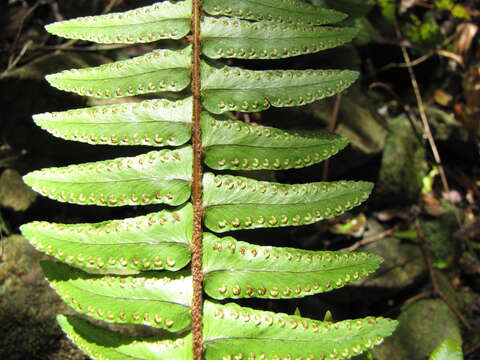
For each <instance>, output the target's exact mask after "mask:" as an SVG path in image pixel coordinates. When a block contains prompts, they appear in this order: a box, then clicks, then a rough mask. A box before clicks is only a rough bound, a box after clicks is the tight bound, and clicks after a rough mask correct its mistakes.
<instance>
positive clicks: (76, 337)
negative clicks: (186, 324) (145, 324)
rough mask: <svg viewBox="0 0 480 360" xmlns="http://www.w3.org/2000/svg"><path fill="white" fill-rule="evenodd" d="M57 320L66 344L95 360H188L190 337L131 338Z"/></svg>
mask: <svg viewBox="0 0 480 360" xmlns="http://www.w3.org/2000/svg"><path fill="white" fill-rule="evenodd" d="M57 320H58V323H59V324H60V327H61V328H62V330H63V331H64V332H65V333H66V334H67V336H68V337H69V338H70V340H72V341H73V342H74V343H75V344H76V345H77V346H78V347H79V348H80V349H82V350H83V351H84V352H85V353H87V354H88V355H89V356H90V357H91V358H92V359H95V360H106V359H112V360H113V359H115V360H139V359H142V360H158V359H171V360H180V359H181V360H192V340H191V336H190V335H187V336H185V337H180V336H174V335H169V336H164V337H154V338H146V339H145V338H133V337H129V336H126V335H122V334H119V333H116V332H113V331H110V330H107V329H103V328H101V327H99V326H95V325H92V324H90V323H89V322H87V321H85V320H84V319H80V318H78V317H75V316H63V315H60V316H58V317H57Z"/></svg>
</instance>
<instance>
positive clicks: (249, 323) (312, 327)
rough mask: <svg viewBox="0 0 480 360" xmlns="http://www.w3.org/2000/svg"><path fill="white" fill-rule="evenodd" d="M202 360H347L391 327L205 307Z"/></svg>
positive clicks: (381, 322) (376, 321)
mask: <svg viewBox="0 0 480 360" xmlns="http://www.w3.org/2000/svg"><path fill="white" fill-rule="evenodd" d="M204 316H205V325H204V338H205V348H206V350H205V356H206V359H212V360H213V359H248V358H249V357H250V358H252V359H253V358H255V359H299V358H303V359H327V358H328V359H338V360H340V359H346V358H350V357H352V356H354V355H357V354H360V353H362V352H363V351H365V350H367V349H370V348H372V347H373V346H375V345H377V344H380V343H381V342H382V341H383V338H385V337H386V336H389V335H390V334H391V333H392V332H393V330H394V328H395V326H396V321H393V320H389V319H384V318H373V317H369V318H365V319H358V320H345V321H340V322H337V323H331V322H322V321H315V320H310V319H306V318H302V317H299V316H291V315H285V314H275V313H272V312H267V311H258V310H253V309H250V308H246V307H240V306H238V305H236V304H228V305H217V304H214V303H212V302H209V301H206V302H205V306H204Z"/></svg>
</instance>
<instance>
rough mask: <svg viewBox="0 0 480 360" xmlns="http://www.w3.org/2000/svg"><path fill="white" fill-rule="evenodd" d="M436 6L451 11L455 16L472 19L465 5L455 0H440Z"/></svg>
mask: <svg viewBox="0 0 480 360" xmlns="http://www.w3.org/2000/svg"><path fill="white" fill-rule="evenodd" d="M435 6H436V7H437V8H438V9H440V10H447V11H449V12H450V13H451V14H452V15H453V16H454V17H456V18H460V19H466V20H470V19H471V16H470V14H469V13H468V10H467V9H465V7H464V6H463V5H460V4H455V2H454V1H453V0H438V1H436V2H435Z"/></svg>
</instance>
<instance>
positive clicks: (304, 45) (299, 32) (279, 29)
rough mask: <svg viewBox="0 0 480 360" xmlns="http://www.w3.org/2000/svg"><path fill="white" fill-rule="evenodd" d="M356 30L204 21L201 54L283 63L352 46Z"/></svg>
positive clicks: (211, 56)
mask: <svg viewBox="0 0 480 360" xmlns="http://www.w3.org/2000/svg"><path fill="white" fill-rule="evenodd" d="M357 32H358V31H357V29H355V28H348V27H342V28H340V27H318V26H304V25H284V24H275V23H273V24H272V23H271V22H268V21H261V22H254V23H252V22H249V21H243V20H236V19H229V18H226V17H222V18H219V19H216V18H210V17H205V18H204V21H203V23H202V52H203V53H204V54H205V55H206V56H208V57H209V58H212V59H219V58H240V59H281V58H288V57H292V56H298V55H305V54H312V53H316V52H318V51H321V50H325V49H329V48H332V47H336V46H340V45H343V44H345V43H347V42H350V41H351V40H352V39H353V37H354V36H355V35H356V34H357Z"/></svg>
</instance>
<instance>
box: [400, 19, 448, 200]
mask: <svg viewBox="0 0 480 360" xmlns="http://www.w3.org/2000/svg"><path fill="white" fill-rule="evenodd" d="M395 31H396V34H397V38H398V39H399V40H400V39H402V33H401V32H400V28H399V26H398V23H397V21H395ZM400 48H401V50H402V54H403V58H404V60H405V63H406V64H407V70H408V74H409V76H410V80H411V83H412V87H413V91H414V93H415V98H416V100H417V105H418V112H419V113H420V119H421V120H422V124H423V130H424V133H425V136H426V137H427V140H428V143H429V145H430V149H431V150H432V153H433V157H434V159H435V163H436V165H437V166H438V170H439V173H440V178H441V180H442V185H443V190H444V191H445V192H449V191H450V186H449V185H448V181H447V176H446V175H445V169H444V168H443V165H442V159H441V157H440V153H439V151H438V148H437V145H436V143H435V139H434V138H433V134H432V130H431V129H430V124H429V122H428V118H427V114H426V112H425V106H424V104H423V100H422V95H421V93H420V88H419V86H418V82H417V78H416V76H415V73H414V72H413V69H412V62H411V60H410V55H409V54H408V51H407V48H406V47H405V46H404V45H402V44H401V45H400Z"/></svg>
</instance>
